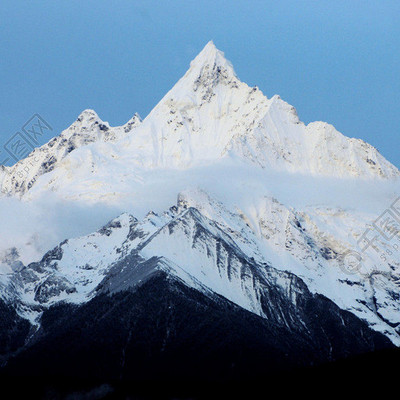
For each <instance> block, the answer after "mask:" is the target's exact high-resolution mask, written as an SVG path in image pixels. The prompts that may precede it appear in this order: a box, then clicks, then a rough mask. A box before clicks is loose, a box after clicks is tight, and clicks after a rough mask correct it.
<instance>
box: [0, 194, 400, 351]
mask: <svg viewBox="0 0 400 400" xmlns="http://www.w3.org/2000/svg"><path fill="white" fill-rule="evenodd" d="M311 217H315V216H313V215H311ZM311 217H309V216H308V215H306V216H305V215H304V214H301V213H296V212H293V211H290V210H288V209H287V208H286V207H284V206H283V205H282V204H280V203H279V202H277V201H276V200H275V199H269V198H265V199H264V201H263V203H261V204H260V206H259V209H258V210H257V214H256V217H254V216H252V215H247V216H246V215H245V214H243V212H241V211H240V210H238V211H237V212H231V211H228V210H227V209H226V208H225V207H224V206H223V204H221V203H219V202H218V201H216V200H214V199H212V198H211V197H210V196H209V195H207V193H205V192H202V191H194V192H193V191H192V192H187V193H185V194H180V195H179V198H178V203H177V206H173V207H171V208H170V209H169V210H168V211H166V212H164V213H163V215H160V216H159V215H157V214H155V213H152V212H150V213H149V214H148V215H147V216H146V217H145V218H144V219H143V220H142V221H138V220H137V219H136V218H134V217H133V216H130V215H128V214H123V215H121V216H120V217H119V218H117V219H115V220H113V221H111V222H110V223H109V224H107V225H106V226H105V227H103V228H102V229H100V230H99V231H98V232H96V233H93V234H91V235H88V236H84V237H80V238H76V239H69V240H66V241H64V242H62V243H61V244H60V245H59V246H57V247H56V248H55V249H53V250H52V251H50V252H48V253H47V254H46V255H45V256H44V257H43V259H42V260H41V261H40V262H35V263H31V264H30V265H28V266H27V267H23V266H22V267H21V266H19V268H18V269H15V270H14V272H12V273H9V274H8V280H7V281H4V282H3V287H2V289H1V291H0V295H1V297H2V298H3V299H5V301H7V302H12V303H13V304H14V305H15V307H16V310H17V311H18V313H19V314H20V315H21V316H23V317H25V318H28V319H29V320H30V321H31V322H32V323H33V324H36V325H37V324H40V316H41V313H42V312H43V310H45V309H47V308H48V307H50V306H52V305H54V304H57V303H59V302H62V301H67V302H69V303H75V304H81V303H85V302H87V301H89V300H90V299H91V298H93V297H94V296H96V295H97V294H98V293H100V292H104V291H106V292H112V293H114V292H118V291H120V290H127V289H128V288H129V287H132V286H135V285H136V284H138V283H139V282H140V281H143V280H146V279H147V278H148V277H149V276H152V275H153V273H154V272H155V271H160V270H162V271H164V272H168V273H169V274H170V275H173V276H175V277H176V278H179V279H180V280H181V281H182V282H184V283H185V284H186V285H188V286H189V287H193V288H195V289H197V290H199V291H202V292H205V293H216V294H218V295H220V296H223V297H224V298H226V299H228V300H229V301H231V302H233V303H235V304H237V305H238V306H240V307H242V308H244V309H246V310H248V311H250V312H252V313H254V314H257V315H259V316H261V317H263V318H267V319H271V318H276V319H277V320H283V321H288V320H290V318H291V317H290V315H289V316H288V315H286V314H285V311H282V310H281V309H278V310H277V309H274V305H271V304H269V301H268V298H269V294H268V292H269V290H267V289H266V288H268V287H276V290H278V288H280V289H279V290H281V291H282V292H283V293H285V296H288V297H290V298H291V301H293V304H294V305H297V294H296V293H297V292H298V291H299V292H302V291H303V290H302V289H301V290H300V289H295V288H294V286H299V287H300V286H301V285H304V287H306V286H305V285H307V287H308V289H307V290H310V291H311V292H312V293H315V294H321V295H323V296H325V297H327V298H329V299H330V300H332V301H333V302H334V303H336V304H337V305H338V306H339V307H340V308H341V309H343V310H348V311H350V312H351V313H353V314H354V315H355V316H357V317H358V318H360V319H362V320H365V321H366V322H367V323H368V325H369V326H370V327H371V328H372V329H374V330H377V331H379V332H381V333H383V334H384V335H386V336H387V337H389V338H390V339H391V340H392V341H393V343H396V344H400V331H399V327H400V319H399V316H400V304H399V303H398V300H397V299H398V297H397V293H398V291H399V281H400V279H399V277H400V273H399V271H400V268H399V267H398V266H397V268H395V267H394V265H395V264H394V263H393V262H392V261H391V260H388V261H387V262H386V263H381V269H380V271H376V270H372V271H371V272H370V273H368V271H367V272H366V274H365V275H362V274H360V275H357V274H353V275H349V274H348V273H347V271H346V270H344V269H343V267H342V264H341V262H340V257H337V254H341V252H343V251H344V250H343V249H346V247H347V246H349V243H348V242H347V241H346V240H348V239H344V237H343V236H342V237H339V238H335V237H333V236H332V237H331V236H329V235H323V236H321V231H320V230H319V228H318V226H317V225H315V224H313V223H312V221H311V219H310V218H311ZM345 217H346V215H345ZM307 218H308V219H307ZM342 218H343V216H339V218H332V221H333V222H334V223H339V224H340V223H342ZM255 224H257V226H258V230H257V229H255V228H254V225H255ZM252 226H253V227H252ZM368 266H369V265H367V267H368ZM299 277H300V278H301V279H302V280H303V281H304V284H301V285H300V284H299V283H296V282H298V281H299ZM285 308H287V309H288V310H290V308H288V306H286V307H285ZM281 312H282V313H283V314H282V315H281V314H280V313H281ZM288 312H289V311H288ZM290 312H294V311H293V310H292V311H290Z"/></svg>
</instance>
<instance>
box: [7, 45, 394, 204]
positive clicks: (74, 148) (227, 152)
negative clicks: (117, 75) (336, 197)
mask: <svg viewBox="0 0 400 400" xmlns="http://www.w3.org/2000/svg"><path fill="white" fill-rule="evenodd" d="M133 130H134V131H133ZM224 158H231V159H232V160H233V161H235V160H236V161H237V162H245V163H251V164H254V165H256V166H259V167H261V168H264V169H268V170H275V171H286V172H289V173H301V174H306V175H311V176H330V177H338V178H354V177H356V178H362V179H392V178H398V177H400V172H399V170H398V169H397V168H396V167H395V166H393V165H392V164H391V163H390V162H388V161H387V160H386V159H385V158H384V157H383V156H382V155H381V154H379V152H378V151H377V150H376V149H375V148H374V147H373V146H371V145H369V144H367V143H365V142H364V141H362V140H360V139H352V138H348V137H346V136H344V135H342V134H341V133H339V132H338V131H336V130H335V128H334V127H333V126H332V125H329V124H327V123H324V122H313V123H310V124H308V125H305V124H304V123H302V122H301V121H300V120H299V118H298V116H297V113H296V110H295V108H294V107H293V106H291V105H289V104H288V103H286V102H285V101H283V100H282V99H281V98H280V97H279V96H277V95H275V96H273V97H272V98H271V99H268V98H267V97H266V96H265V95H264V94H263V93H262V92H261V91H260V90H259V89H258V88H257V87H254V88H251V87H249V86H248V85H246V84H245V83H243V82H241V81H240V80H239V79H238V77H237V76H236V74H235V72H234V69H233V67H232V64H231V63H230V62H229V61H227V60H226V58H225V56H224V54H223V53H222V52H221V51H219V50H218V49H217V48H216V47H215V45H214V44H213V43H212V42H210V43H208V44H207V45H206V46H205V48H204V49H203V51H202V52H200V54H199V55H198V56H197V57H196V58H195V59H194V60H193V61H192V62H191V64H190V68H189V70H188V71H187V72H186V74H185V75H184V76H183V77H182V78H181V79H180V80H179V81H178V82H177V83H176V85H175V86H174V87H173V88H172V89H171V90H170V91H169V92H168V93H167V94H166V95H165V96H164V98H163V99H162V100H161V101H160V102H159V103H158V104H157V105H156V106H155V107H154V109H153V110H152V111H151V112H150V114H149V115H148V116H147V117H146V118H145V120H144V121H143V123H140V119H139V118H138V116H135V117H133V118H132V119H131V120H130V121H129V122H128V123H127V124H125V125H124V126H122V127H116V128H111V127H110V126H109V124H108V123H106V122H103V121H101V120H100V118H99V117H98V116H97V114H96V113H95V112H94V111H92V110H86V111H84V112H83V113H82V114H81V116H80V117H79V118H78V120H77V121H76V122H75V123H74V124H73V125H72V126H71V127H70V128H69V129H67V130H66V131H64V132H63V133H62V134H61V135H60V136H59V137H57V138H54V139H52V140H51V141H50V142H49V143H47V144H46V145H44V146H42V147H41V148H39V149H36V150H35V151H34V152H32V154H31V155H30V156H29V157H28V158H27V159H26V160H22V161H20V162H19V163H17V164H16V165H15V166H14V167H11V168H3V171H0V186H1V191H2V192H3V193H5V192H9V193H10V194H16V193H18V194H20V195H23V194H24V193H26V192H27V191H28V190H30V188H31V187H32V186H36V187H38V189H37V190H38V191H42V192H43V191H46V190H48V189H51V190H52V191H61V192H62V191H63V187H64V185H65V183H66V181H68V183H69V187H70V188H69V190H72V191H76V192H78V191H79V190H80V189H79V182H80V181H82V179H84V180H90V177H91V176H92V175H93V174H94V173H95V174H96V180H97V181H102V180H103V181H105V180H107V179H108V177H107V174H106V173H105V172H103V170H105V171H108V170H110V169H113V170H114V171H115V173H114V174H113V179H114V180H115V181H116V182H117V183H118V182H119V181H122V180H123V177H124V176H126V174H127V173H129V171H132V169H137V168H141V169H145V170H152V169H158V168H179V169H188V168H191V167H193V166H199V165H210V164H212V163H214V162H218V161H220V160H221V159H224ZM74 159H77V160H79V163H82V162H83V164H82V165H80V168H79V171H77V170H76V168H75V167H74V166H75V162H74ZM121 160H123V162H120V161H121ZM116 166H118V168H117V169H116V168H115V167H116ZM5 172H8V174H7V173H5ZM43 175H49V176H48V177H46V178H45V179H42V178H41V177H42V176H43ZM91 190H92V191H93V196H97V197H102V196H104V195H105V194H106V193H104V190H100V189H99V187H98V185H97V187H96V188H92V189H91ZM99 190H100V192H99ZM76 194H77V193H76ZM70 195H71V193H69V194H68V197H70Z"/></svg>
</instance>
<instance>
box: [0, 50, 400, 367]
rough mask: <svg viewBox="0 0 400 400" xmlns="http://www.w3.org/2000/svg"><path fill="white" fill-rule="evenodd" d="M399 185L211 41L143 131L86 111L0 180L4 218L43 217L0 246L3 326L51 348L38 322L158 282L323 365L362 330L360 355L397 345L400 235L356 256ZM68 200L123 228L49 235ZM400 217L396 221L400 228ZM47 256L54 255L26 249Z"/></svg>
mask: <svg viewBox="0 0 400 400" xmlns="http://www.w3.org/2000/svg"><path fill="white" fill-rule="evenodd" d="M399 178H400V172H399V170H398V169H397V168H396V167H395V166H393V165H392V164H390V163H389V162H388V161H387V160H385V158H384V157H383V156H382V155H380V154H379V152H378V151H377V150H376V149H375V148H373V147H372V146H370V145H369V144H367V143H365V142H363V141H362V140H359V139H351V138H348V137H346V136H343V135H342V134H341V133H339V132H337V131H336V130H335V128H334V127H333V126H331V125H329V124H326V123H323V122H314V123H310V124H308V125H305V124H304V123H302V122H301V121H300V120H299V118H298V116H297V114H296V111H295V109H294V108H293V107H292V106H290V105H288V104H287V103H286V102H284V101H283V100H282V99H281V98H280V97H279V96H273V97H272V98H271V99H268V98H267V97H266V96H265V95H263V93H262V92H261V91H260V90H259V89H258V88H257V87H254V88H250V87H249V86H247V85H246V84H245V83H243V82H241V81H240V80H239V79H238V78H237V76H236V74H235V72H234V70H233V68H232V65H231V64H230V63H229V62H228V61H227V60H226V59H225V57H224V55H223V53H222V52H220V51H219V50H217V49H216V47H215V46H214V44H213V43H212V42H210V43H208V44H207V45H206V47H205V48H204V49H203V51H202V52H201V53H200V54H199V55H198V56H197V57H196V58H195V60H194V61H192V63H191V65H190V68H189V70H188V71H187V73H186V74H185V75H184V76H183V77H182V78H181V79H180V80H179V81H178V83H177V84H176V85H175V86H174V87H173V88H172V89H171V90H170V91H169V92H168V93H167V94H166V95H165V97H164V98H163V99H162V100H161V101H160V103H159V104H158V105H156V107H155V108H154V109H153V110H152V111H151V113H150V114H149V115H148V116H147V117H146V118H145V119H144V120H143V121H140V119H139V117H138V116H137V115H135V116H134V117H133V118H132V119H131V120H130V121H129V122H128V123H127V124H125V125H124V126H122V127H115V128H112V127H110V126H109V124H108V123H106V122H103V121H101V120H100V118H99V117H98V116H97V114H96V113H95V112H94V111H91V110H86V111H84V112H83V113H82V114H81V115H80V116H79V118H78V119H77V121H76V122H75V123H74V124H73V125H72V126H71V127H70V128H68V129H67V130H65V131H63V132H62V133H61V134H60V136H58V137H56V138H54V139H52V140H50V142H49V143H47V144H46V145H44V146H42V147H40V148H38V149H36V150H35V151H33V152H32V153H31V154H30V155H29V156H28V157H27V158H26V159H24V160H21V161H20V162H18V163H17V164H16V165H15V166H13V167H1V170H0V186H1V192H2V198H0V202H2V204H3V206H4V208H3V209H5V210H7V207H9V210H10V211H9V214H10V215H11V214H12V212H13V211H14V207H15V204H16V203H15V202H18V205H22V206H24V207H27V208H28V209H29V207H33V206H35V207H36V208H38V207H39V208H40V207H42V208H43V212H41V213H39V215H40V218H41V221H40V229H39V228H38V227H37V224H36V223H35V221H36V220H35V221H34V222H30V221H26V222H25V221H22V222H21V224H26V229H25V230H26V235H27V237H21V238H19V237H18V238H16V239H15V243H14V244H13V246H10V245H9V242H7V241H5V240H4V241H3V243H4V244H3V245H2V244H1V243H0V272H1V274H0V298H1V302H2V303H3V304H4V305H5V307H11V309H12V310H13V311H12V312H15V313H16V314H15V315H14V314H10V313H12V312H11V311H10V309H9V308H7V311H4V312H5V313H6V314H5V315H7V316H8V317H7V318H11V319H13V321H14V322H15V324H17V323H18V324H21V322H19V320H18V318H22V319H24V320H28V321H29V323H30V328H29V329H30V333H29V334H28V333H26V336H24V341H25V346H27V347H29V345H30V344H32V343H33V345H34V344H35V343H36V342H35V340H36V339H35V338H39V339H38V340H40V338H41V337H46V335H47V334H48V332H47V333H46V330H45V327H44V326H43V319H44V320H45V321H48V317H47V316H48V315H53V314H52V312H53V311H52V310H58V307H63V305H65V304H67V305H69V306H71V307H78V308H74V310H75V309H77V310H83V309H84V307H86V306H85V305H87V307H91V306H90V305H91V304H94V303H93V302H96V301H97V300H96V299H98V298H100V297H101V296H118V294H119V293H126V292H129V293H132V292H135V293H136V292H137V291H138V290H140V288H143V287H147V286H146V285H150V286H151V285H153V283H151V282H155V281H156V280H157V279H156V277H159V276H160V274H163V276H166V277H167V278H166V279H167V281H168V282H175V283H174V285H175V284H178V285H180V286H179V287H180V288H181V289H179V290H190V291H194V292H191V293H192V294H191V295H190V296H188V298H190V300H187V301H189V302H190V304H194V303H196V302H197V300H195V297H196V296H197V295H194V294H193V293H198V296H200V295H201V296H205V298H207V299H209V301H211V302H214V303H215V302H216V303H218V304H219V306H220V303H219V301H220V300H218V301H217V300H216V299H217V298H218V299H223V301H224V302H226V303H224V304H225V305H224V307H228V306H226V304H233V305H234V306H235V307H238V309H240V310H244V311H245V312H246V313H248V314H249V315H250V314H251V315H253V317H254V318H258V319H257V321H261V322H260V323H261V324H264V323H265V324H269V328H268V329H275V328H276V329H278V327H279V329H284V330H285V332H286V333H287V332H289V331H290V332H291V333H290V335H293V334H295V335H297V338H298V340H300V339H299V338H301V343H303V344H304V343H306V342H307V343H308V341H311V342H313V341H314V342H315V343H319V344H320V346H322V347H321V349H322V350H321V351H322V353H321V354H324V357H325V358H324V357H322V358H321V359H320V360H319V361H327V360H332V359H335V357H339V356H344V355H346V354H351V353H352V347H353V348H356V347H357V345H355V344H354V343H355V342H357V340H356V339H354V337H353V336H352V335H354V329H356V328H355V327H357V332H358V329H360V332H362V333H361V334H360V335H362V338H361V337H360V339H359V341H360V343H361V342H362V346H361V344H360V343H359V344H360V346H361V347H359V348H358V347H357V348H358V349H359V350H360V351H361V349H362V351H369V350H374V349H375V346H378V345H377V343H378V342H379V340H381V341H382V343H390V342H391V343H392V344H394V345H396V346H400V300H399V299H400V252H399V250H398V249H399V241H400V235H399V230H398V229H397V230H395V231H393V230H392V231H391V237H390V238H389V239H387V238H385V237H383V236H382V235H378V236H377V235H375V239H374V240H375V242H374V246H372V247H370V248H369V249H367V250H365V251H362V250H361V248H360V246H361V245H360V239H362V235H363V233H364V232H365V231H366V229H367V228H368V229H369V230H370V232H375V234H376V232H377V231H376V227H375V226H376V225H373V224H374V221H375V220H376V218H377V217H378V216H379V215H380V214H381V213H382V212H383V211H384V210H385V208H388V207H390V206H391V205H392V204H394V201H395V200H396V198H397V197H398V196H399V195H400V180H399ZM176 199H177V201H176ZM45 200H46V201H45ZM60 202H67V203H66V204H68V205H71V204H73V205H76V206H77V207H79V210H80V212H82V210H83V212H86V211H87V212H90V213H93V207H100V208H101V209H107V210H108V209H112V210H115V217H116V218H114V219H113V220H111V222H109V223H108V224H107V225H104V226H103V227H101V225H99V227H98V228H99V229H98V230H97V231H96V232H94V233H89V232H90V230H89V227H88V225H87V224H86V225H85V222H84V221H82V222H81V224H82V225H81V226H78V228H77V231H78V232H80V235H76V237H66V236H65V235H64V231H63V230H62V229H61V228H60V230H59V231H57V234H53V233H54V232H53V231H54V226H58V225H61V226H62V225H63V224H60V223H59V221H61V220H62V218H63V216H62V215H59V214H60V213H57V212H56V211H57V210H58V207H59V203H60ZM48 207H54V210H55V212H51V213H48V212H46V211H47V208H48ZM95 209H98V208H95ZM396 210H398V209H396V207H395V205H393V207H392V211H391V212H390V213H389V214H390V215H391V216H392V217H393V218H392V219H394V220H396V219H397V220H398V221H400V213H397V211H396ZM6 214H7V212H5V213H4V215H5V218H7V215H6ZM118 214H119V216H118ZM101 215H102V214H101ZM66 218H68V216H67V217H66ZM105 222H106V221H104V222H103V224H104V223H105ZM76 224H77V225H79V222H78V223H76ZM103 224H102V225H103ZM24 226H25V225H24ZM3 232H4V231H0V233H1V234H4V233H3ZM63 235H64V236H63ZM33 237H34V240H33V239H32V238H33ZM54 238H56V239H58V240H57V241H55V239H54ZM37 243H40V246H39V248H40V249H42V248H46V249H47V250H48V251H47V252H46V253H45V254H40V256H39V254H38V251H36V253H35V252H33V251H31V248H32V247H33V246H34V245H35V246H36V244H37ZM28 250H29V251H28ZM349 252H353V254H354V253H355V254H362V264H360V266H361V267H360V268H359V269H355V270H351V269H349V268H346V266H345V265H344V262H343V257H344V255H346V254H348V253H349ZM383 255H384V256H383ZM150 283H151V284H150ZM151 287H152V290H153V289H154V285H153V286H151ZM182 287H184V288H186V289H182ZM168 290H169V289H168ZM174 290H175V289H174ZM168 293H170V292H168ZM180 293H181V292H180ZM168 296H169V295H168ZM168 296H167V297H168ZM101 298H102V297H101ZM310 299H312V302H313V304H314V306H315V307H317V308H318V309H319V307H322V308H321V310H322V314H323V307H326V318H327V320H326V321H328V322H326V321H325V322H326V323H327V324H328V325H329V327H330V328H329V329H332V330H333V331H334V332H336V334H337V332H342V333H341V334H343V335H344V336H343V338H344V339H343V340H344V341H343V343H344V345H343V346H344V348H340V350H339V348H338V347H337V346H338V344H337V341H335V340H334V339H333V338H332V337H331V336H330V334H326V337H329V340H328V342H324V340H325V339H323V340H322V339H321V337H322V336H323V334H321V330H322V331H324V332H325V330H326V329H328V328H327V326H328V325H324V323H325V322H324V323H322V325H321V326H319V325H318V323H316V322H315V319H313V318H315V315H317V314H318V313H317V314H315V315H314V317H313V318H311V317H310V309H308V308H307V307H308V306H307V307H306V304H310V303H309V302H310V301H311V300H310ZM323 299H327V300H326V301H328V302H329V305H328V303H325V300H323ZM182 301H184V300H182ZM199 301H200V300H199ZM202 301H203V300H202ZM207 301H208V300H207ZM193 302H194V303H193ZM150 303H151V300H150ZM214 303H213V304H214ZM196 304H197V303H196ZM199 304H200V303H199ZM201 304H203V303H201ZM214 306H215V304H214ZM214 306H213V307H214ZM219 306H215V307H217V308H218V307H219ZM149 307H151V304H150V305H149ZM196 307H197V308H196ZM196 307H195V308H196V310H197V309H199V307H200V306H199V305H197V306H196ZM201 307H203V306H201ZM201 307H200V308H201ZM229 307H230V306H229ZM152 310H153V309H152ZM0 311H1V310H0ZM153 311H154V310H153ZM77 312H78V313H79V311H77ZM210 312H211V311H210ZM318 312H320V311H318ZM329 313H332V315H330V314H329ZM10 315H12V317H10ZM246 315H247V314H246ZM318 315H319V314H318ZM349 315H351V317H349ZM253 317H251V318H253ZM77 318H78V317H77ZM79 318H80V317H79ZM246 318H247V317H246ZM310 318H311V319H310ZM330 318H331V319H330ZM310 321H312V322H310ZM311 325H312V326H311ZM10 326H11V328H10V329H11V330H16V329H17V328H16V326H17V325H10ZM18 326H20V325H18ZM21 326H22V325H21ZM316 326H318V328H315V327H316ZM271 327H274V328H271ZM175 328H176V326H174V329H175ZM18 329H19V328H18ZM24 329H25V328H24ZM168 329H169V328H168ZM21 330H23V328H21ZM293 332H295V333H293ZM275 333H276V332H275ZM53 334H55V333H54V332H53V333H52V335H53ZM287 334H288V333H287ZM307 335H308V336H307ZM321 335H322V336H321ZM374 335H377V337H379V338H380V339H379V340H378V339H375V336H374ZM129 337H130V336H129ZM304 338H307V339H304ZM303 340H306V342H303ZM278 342H279V340H278ZM281 345H282V343H281V344H279V345H277V346H278V347H279V348H280V349H284V350H282V351H288V348H286V347H285V346H283V345H282V346H281ZM300 346H301V345H300ZM304 346H305V347H304V349H307V351H311V350H310V349H311V347H308V346H309V344H307V345H306V344H304ZM324 346H328V347H326V348H325V347H324ZM346 346H348V347H346ZM354 346H355V347H354ZM327 349H328V350H327ZM314 350H315V348H314ZM304 351H305V350H304ZM325 351H326V352H325ZM10 353H12V351H10ZM124 354H125V353H124ZM2 355H4V352H3V353H2ZM8 356H9V355H8ZM8 356H5V358H7V357H8ZM305 359H307V357H306V358H305ZM307 360H308V361H307V362H310V363H311V364H312V363H313V362H315V360H312V361H311V359H307Z"/></svg>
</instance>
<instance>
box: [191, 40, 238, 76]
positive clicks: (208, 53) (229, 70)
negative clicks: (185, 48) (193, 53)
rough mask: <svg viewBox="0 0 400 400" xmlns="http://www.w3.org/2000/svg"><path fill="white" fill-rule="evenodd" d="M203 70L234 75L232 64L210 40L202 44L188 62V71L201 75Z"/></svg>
mask: <svg viewBox="0 0 400 400" xmlns="http://www.w3.org/2000/svg"><path fill="white" fill-rule="evenodd" d="M204 70H207V71H208V72H211V71H214V72H216V73H220V72H221V71H224V72H225V74H226V75H229V76H235V77H236V74H235V71H234V70H233V66H232V64H231V63H230V61H228V60H227V59H226V58H225V54H224V53H223V52H222V51H220V50H218V49H217V48H216V46H215V44H214V42H213V41H212V40H210V41H209V42H208V43H207V44H206V45H205V46H204V48H203V50H202V51H201V52H200V53H199V54H198V55H197V57H196V58H195V59H194V60H193V61H192V62H191V63H190V69H189V71H188V72H191V71H193V72H196V73H197V74H198V75H201V72H202V71H204Z"/></svg>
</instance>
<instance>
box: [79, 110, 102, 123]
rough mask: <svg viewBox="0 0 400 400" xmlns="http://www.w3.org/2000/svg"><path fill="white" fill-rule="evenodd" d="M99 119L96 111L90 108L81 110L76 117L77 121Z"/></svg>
mask: <svg viewBox="0 0 400 400" xmlns="http://www.w3.org/2000/svg"><path fill="white" fill-rule="evenodd" d="M94 120H96V121H101V119H100V117H99V116H98V114H97V113H96V111H94V110H91V109H89V108H88V109H86V110H83V111H82V112H81V113H80V114H79V117H78V118H77V121H78V122H83V121H94Z"/></svg>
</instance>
